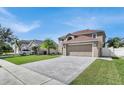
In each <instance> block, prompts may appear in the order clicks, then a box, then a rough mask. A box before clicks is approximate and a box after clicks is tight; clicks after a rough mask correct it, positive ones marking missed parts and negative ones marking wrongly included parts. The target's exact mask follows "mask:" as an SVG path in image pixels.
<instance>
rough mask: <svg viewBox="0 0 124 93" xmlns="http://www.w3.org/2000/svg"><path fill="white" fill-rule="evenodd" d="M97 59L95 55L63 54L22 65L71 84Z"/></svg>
mask: <svg viewBox="0 0 124 93" xmlns="http://www.w3.org/2000/svg"><path fill="white" fill-rule="evenodd" d="M95 59H96V58H93V57H76V56H61V57H58V58H54V59H49V60H45V61H38V62H33V63H27V64H24V65H21V66H23V67H25V68H28V69H30V70H32V71H35V72H38V73H39V74H42V75H45V76H48V77H50V78H53V79H55V80H58V81H60V82H62V83H64V84H69V83H70V82H71V81H72V80H74V79H75V78H76V77H77V76H78V75H79V74H80V73H81V72H82V71H83V70H84V69H86V68H87V67H88V66H89V65H90V64H91V63H92V62H93V61H95Z"/></svg>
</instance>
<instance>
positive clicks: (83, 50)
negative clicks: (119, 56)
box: [59, 29, 106, 57]
mask: <svg viewBox="0 0 124 93" xmlns="http://www.w3.org/2000/svg"><path fill="white" fill-rule="evenodd" d="M105 38H106V35H105V32H104V31H101V30H89V29H87V30H82V31H77V32H74V33H69V34H67V35H65V36H62V37H60V38H59V52H60V53H61V54H63V55H66V56H69V55H70V56H89V57H98V56H101V49H102V47H103V46H104V44H105Z"/></svg>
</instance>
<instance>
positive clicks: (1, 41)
mask: <svg viewBox="0 0 124 93" xmlns="http://www.w3.org/2000/svg"><path fill="white" fill-rule="evenodd" d="M13 38H14V35H13V33H12V32H11V30H10V29H9V28H6V27H2V26H1V25H0V53H2V51H3V50H2V46H4V45H5V44H9V43H11V42H12V40H13Z"/></svg>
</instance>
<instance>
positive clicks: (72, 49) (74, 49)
mask: <svg viewBox="0 0 124 93" xmlns="http://www.w3.org/2000/svg"><path fill="white" fill-rule="evenodd" d="M67 55H70V56H89V57H91V56H92V44H86V45H68V47H67Z"/></svg>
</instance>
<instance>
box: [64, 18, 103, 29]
mask: <svg viewBox="0 0 124 93" xmlns="http://www.w3.org/2000/svg"><path fill="white" fill-rule="evenodd" d="M64 24H66V25H68V26H71V27H74V28H77V29H90V28H91V29H100V28H102V26H101V25H99V22H98V20H97V18H96V17H88V18H83V17H76V18H74V19H72V20H69V21H68V22H64Z"/></svg>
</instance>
